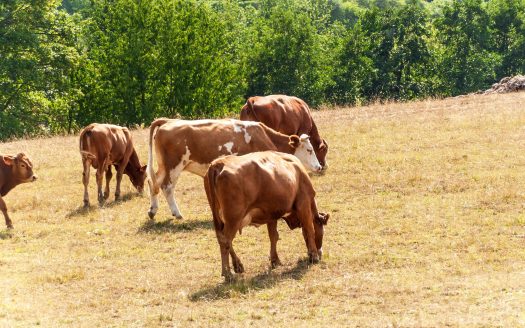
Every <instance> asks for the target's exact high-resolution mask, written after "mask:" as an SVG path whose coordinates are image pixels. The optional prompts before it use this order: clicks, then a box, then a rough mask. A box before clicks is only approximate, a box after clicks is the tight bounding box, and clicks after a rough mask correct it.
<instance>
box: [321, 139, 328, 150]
mask: <svg viewBox="0 0 525 328" xmlns="http://www.w3.org/2000/svg"><path fill="white" fill-rule="evenodd" d="M326 148H328V143H327V142H326V140H324V139H321V144H320V145H319V149H320V150H323V149H326Z"/></svg>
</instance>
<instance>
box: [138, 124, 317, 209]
mask: <svg viewBox="0 0 525 328" xmlns="http://www.w3.org/2000/svg"><path fill="white" fill-rule="evenodd" d="M153 143H154V146H155V152H156V159H157V163H158V170H157V173H154V171H153ZM263 150H278V151H281V152H285V153H291V154H294V155H295V156H297V157H298V158H299V159H300V160H301V162H302V163H303V164H304V165H305V166H306V168H308V169H309V170H312V171H317V172H319V171H321V170H322V167H321V165H320V164H319V161H318V160H317V158H316V157H315V154H314V152H313V147H312V145H311V144H310V141H309V137H308V136H307V135H306V134H304V135H301V136H300V137H299V136H297V135H291V136H288V135H284V134H282V133H279V132H277V131H275V130H273V129H271V128H269V127H267V126H266V125H264V124H262V123H259V122H245V121H239V120H231V119H230V120H195V121H187V120H178V119H165V118H162V119H157V120H155V121H154V122H153V123H151V126H150V139H149V158H148V176H149V178H150V179H149V180H148V183H150V196H151V207H150V209H149V211H148V215H149V217H150V218H151V219H153V217H154V216H155V214H156V213H157V209H158V194H159V185H160V188H161V189H162V191H163V193H164V196H165V197H166V200H167V202H168V204H169V206H170V209H171V214H172V215H173V216H175V217H177V218H179V219H180V218H182V215H181V213H180V211H179V208H178V206H177V203H176V201H175V197H174V195H173V188H174V187H175V185H176V183H177V179H178V178H179V175H180V174H181V172H182V171H189V172H192V173H194V174H197V175H199V176H201V177H204V175H205V174H206V170H207V169H208V165H209V164H210V163H211V162H212V161H213V160H214V159H216V158H218V157H220V156H224V155H230V154H235V155H244V154H247V153H251V152H255V151H263Z"/></svg>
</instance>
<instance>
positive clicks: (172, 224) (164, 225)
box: [137, 218, 213, 234]
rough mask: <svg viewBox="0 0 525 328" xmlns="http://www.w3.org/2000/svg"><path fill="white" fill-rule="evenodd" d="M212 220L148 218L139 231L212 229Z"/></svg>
mask: <svg viewBox="0 0 525 328" xmlns="http://www.w3.org/2000/svg"><path fill="white" fill-rule="evenodd" d="M212 228H213V222H212V221H211V220H186V219H184V220H181V221H179V220H174V219H172V218H170V219H167V220H165V221H155V220H147V221H146V222H144V224H142V226H140V227H139V229H138V231H137V232H138V233H149V234H163V233H176V232H191V231H195V230H200V229H212Z"/></svg>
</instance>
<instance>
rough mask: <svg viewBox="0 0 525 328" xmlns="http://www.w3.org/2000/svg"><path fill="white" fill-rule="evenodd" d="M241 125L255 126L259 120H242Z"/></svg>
mask: <svg viewBox="0 0 525 328" xmlns="http://www.w3.org/2000/svg"><path fill="white" fill-rule="evenodd" d="M242 125H244V126H245V127H250V126H256V125H259V122H255V121H242Z"/></svg>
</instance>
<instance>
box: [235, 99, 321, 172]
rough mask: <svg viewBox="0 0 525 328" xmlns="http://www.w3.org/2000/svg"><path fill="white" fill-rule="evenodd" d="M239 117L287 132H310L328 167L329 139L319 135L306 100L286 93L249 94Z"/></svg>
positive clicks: (316, 153) (317, 151) (318, 152)
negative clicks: (327, 140) (263, 95)
mask: <svg viewBox="0 0 525 328" xmlns="http://www.w3.org/2000/svg"><path fill="white" fill-rule="evenodd" d="M240 119H241V120H243V121H257V122H262V123H264V124H266V125H267V126H269V127H270V128H272V129H274V130H276V131H279V132H281V133H284V134H287V135H292V134H295V135H301V134H307V135H309V136H310V138H311V142H312V146H313V147H314V151H315V155H316V156H317V159H318V160H319V163H320V164H321V166H322V167H323V168H326V167H328V166H327V164H326V155H327V153H328V143H327V142H326V140H324V139H322V138H321V136H320V135H319V131H318V130H317V125H316V124H315V122H314V120H313V118H312V113H311V111H310V107H308V105H307V104H306V102H305V101H304V100H302V99H299V98H297V97H291V96H286V95H269V96H265V97H261V96H254V97H250V98H248V100H246V103H245V104H244V106H243V107H242V109H241V113H240Z"/></svg>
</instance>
